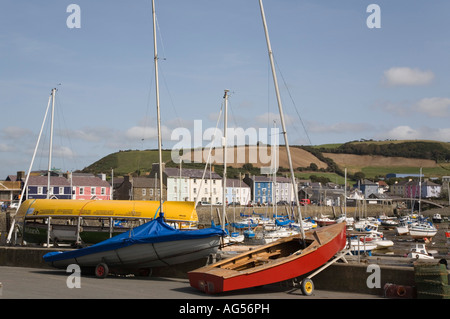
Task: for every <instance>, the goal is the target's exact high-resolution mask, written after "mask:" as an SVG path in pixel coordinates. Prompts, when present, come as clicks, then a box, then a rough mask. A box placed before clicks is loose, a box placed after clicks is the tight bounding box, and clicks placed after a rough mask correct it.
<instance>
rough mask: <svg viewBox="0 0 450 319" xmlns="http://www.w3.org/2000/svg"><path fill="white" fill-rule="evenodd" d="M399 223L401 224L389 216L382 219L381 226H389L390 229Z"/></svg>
mask: <svg viewBox="0 0 450 319" xmlns="http://www.w3.org/2000/svg"><path fill="white" fill-rule="evenodd" d="M398 225H399V222H398V221H397V220H394V219H390V218H387V219H382V220H381V226H383V227H385V228H388V229H391V228H395V227H397V226H398Z"/></svg>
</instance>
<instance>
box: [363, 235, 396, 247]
mask: <svg viewBox="0 0 450 319" xmlns="http://www.w3.org/2000/svg"><path fill="white" fill-rule="evenodd" d="M360 240H361V241H362V242H364V243H371V244H374V245H375V248H374V249H385V248H389V247H392V246H394V242H393V241H392V240H389V239H386V238H385V237H384V235H383V234H382V233H375V232H370V233H369V234H367V235H366V236H364V237H362V238H361V239H360Z"/></svg>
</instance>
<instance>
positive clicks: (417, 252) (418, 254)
mask: <svg viewBox="0 0 450 319" xmlns="http://www.w3.org/2000/svg"><path fill="white" fill-rule="evenodd" d="M407 257H408V258H415V259H434V257H433V256H432V255H431V254H430V253H428V252H427V248H426V247H425V244H415V245H414V246H413V247H411V250H410V251H409V254H408V256H407Z"/></svg>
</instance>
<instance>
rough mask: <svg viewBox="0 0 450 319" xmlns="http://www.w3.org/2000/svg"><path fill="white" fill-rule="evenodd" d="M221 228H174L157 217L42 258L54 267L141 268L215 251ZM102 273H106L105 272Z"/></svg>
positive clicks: (167, 263) (173, 263) (194, 258)
mask: <svg viewBox="0 0 450 319" xmlns="http://www.w3.org/2000/svg"><path fill="white" fill-rule="evenodd" d="M222 236H225V232H224V231H223V230H222V229H220V228H217V227H211V228H205V229H197V230H178V229H174V228H172V227H170V226H169V225H168V224H166V223H165V222H164V221H163V218H162V217H158V218H157V219H154V220H152V221H150V222H148V223H145V224H143V225H141V226H139V227H136V228H134V229H132V230H129V231H127V232H125V233H123V234H120V235H117V236H115V237H112V238H110V239H107V240H105V241H103V242H100V243H98V244H95V245H92V246H89V247H85V248H81V249H74V250H68V251H63V252H61V251H58V252H50V253H47V254H45V255H44V256H43V258H44V261H45V262H46V263H48V264H49V265H51V266H53V267H55V268H66V267H67V266H68V265H70V264H77V265H79V266H80V267H97V266H100V265H101V267H102V268H103V271H102V272H101V273H102V274H98V273H96V275H97V276H99V277H100V276H103V274H104V275H106V274H107V273H108V271H106V270H105V269H108V268H109V267H112V268H114V267H117V268H120V269H145V268H152V267H159V266H167V265H175V264H179V263H185V262H189V261H194V260H199V259H202V258H205V257H207V256H208V255H209V254H211V253H215V252H217V250H218V248H219V246H220V238H221V237H222ZM105 273H106V274H105Z"/></svg>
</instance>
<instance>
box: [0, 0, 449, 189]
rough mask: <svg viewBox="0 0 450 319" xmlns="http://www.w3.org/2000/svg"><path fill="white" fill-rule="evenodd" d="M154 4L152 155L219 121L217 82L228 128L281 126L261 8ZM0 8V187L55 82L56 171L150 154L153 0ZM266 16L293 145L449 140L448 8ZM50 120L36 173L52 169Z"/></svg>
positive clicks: (313, 4) (303, 3) (21, 165)
mask: <svg viewBox="0 0 450 319" xmlns="http://www.w3.org/2000/svg"><path fill="white" fill-rule="evenodd" d="M155 2H156V17H157V39H158V40H157V49H158V65H159V68H158V69H159V87H160V108H161V125H162V143H163V148H165V149H171V148H174V147H176V146H178V147H180V145H183V147H188V146H193V145H194V146H195V145H196V146H198V145H199V143H200V145H202V146H207V145H208V143H209V140H208V139H207V138H206V135H207V134H206V133H205V132H207V131H208V130H213V129H215V128H216V126H217V125H219V129H222V128H223V123H222V122H221V121H222V120H223V116H221V117H219V115H220V114H221V113H220V111H221V110H222V108H223V104H224V98H223V97H224V90H229V97H228V112H227V114H228V125H227V127H229V128H242V129H243V130H244V132H250V129H252V130H253V129H255V131H256V132H257V138H258V139H259V140H262V141H265V140H267V139H268V138H267V136H263V133H260V132H262V131H260V129H264V128H266V129H267V128H270V127H273V126H274V125H276V126H277V127H279V126H280V125H281V124H280V120H279V115H278V114H279V113H278V105H277V101H276V99H275V91H274V86H273V81H272V74H271V70H270V64H269V58H268V54H267V53H268V51H267V45H266V39H265V36H264V30H263V26H262V20H261V14H260V8H259V3H258V1H257V0H251V1H250V0H228V1H226V2H224V1H219V0H194V1H184V0H165V1H159V0H156V1H155ZM73 5H75V6H73ZM371 5H376V6H371ZM374 7H375V8H374ZM0 8H1V10H0V107H1V120H2V121H1V125H0V180H1V179H5V178H6V176H7V175H10V174H15V173H16V172H17V171H26V172H27V171H28V170H29V167H30V165H31V162H32V158H33V153H34V150H35V147H36V144H37V140H38V135H39V131H40V128H41V125H42V123H43V120H44V115H45V112H46V109H47V104H48V99H49V96H50V93H51V90H52V89H53V88H57V92H56V98H55V116H54V134H53V150H52V162H51V166H52V167H55V168H59V169H61V170H63V171H74V170H77V169H83V168H84V167H86V166H88V165H90V164H92V163H93V162H95V161H97V160H99V159H101V158H102V157H104V156H106V155H108V154H110V153H114V152H118V151H120V150H130V149H131V150H135V149H138V150H140V149H156V148H157V130H156V97H155V92H156V90H155V74H154V73H155V68H154V51H153V49H154V48H153V24H152V9H151V1H150V0H133V1H118V0H110V1H101V0H97V1H92V0H70V1H65V0H40V1H31V0H21V1H15V0H2V2H1V4H0ZM264 9H265V14H266V19H267V24H268V30H269V34H270V40H271V45H272V50H273V55H274V59H275V65H276V68H277V77H278V82H279V86H280V93H281V97H282V105H283V110H284V114H285V120H286V131H287V134H288V138H289V143H290V144H291V145H319V144H328V143H344V142H348V141H353V140H360V139H375V140H386V139H411V140H414V139H432V140H439V141H445V142H449V141H450V125H449V123H450V121H449V116H450V90H449V87H450V63H449V52H450V36H449V33H450V19H449V18H448V17H449V13H450V2H449V1H447V0H433V1H424V0H421V1H418V0H396V1H392V0H370V1H365V0H341V1H335V0H320V1H317V0H276V1H275V0H265V1H264ZM49 119H50V115H49V116H48V117H47V120H46V122H45V127H44V131H43V134H42V137H41V139H40V143H39V145H38V148H37V153H36V157H35V159H34V161H33V165H32V170H38V169H44V170H46V169H47V167H48V153H49V146H48V145H49V140H50V124H49V122H50V121H49ZM180 132H181V133H183V134H182V135H180ZM252 132H253V131H252ZM197 133H198V134H197ZM281 142H282V141H281ZM196 143H197V144H196ZM228 145H232V141H229V144H228Z"/></svg>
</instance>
